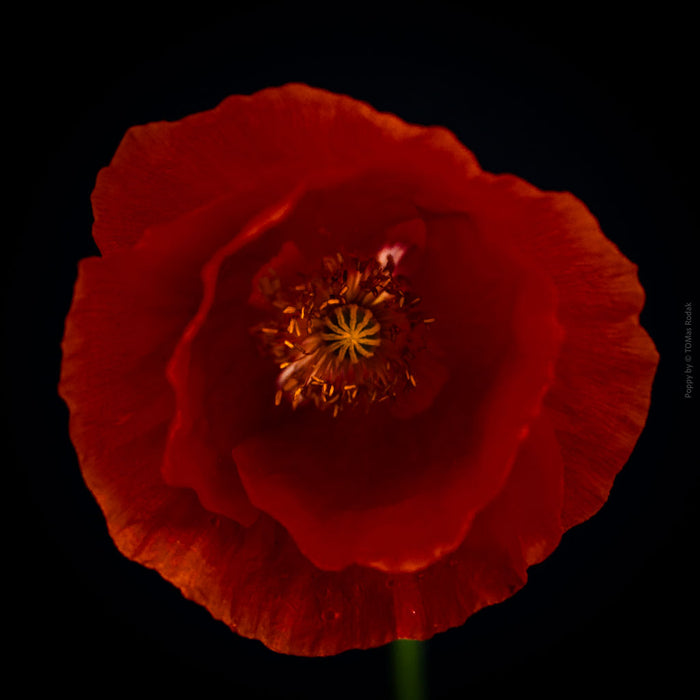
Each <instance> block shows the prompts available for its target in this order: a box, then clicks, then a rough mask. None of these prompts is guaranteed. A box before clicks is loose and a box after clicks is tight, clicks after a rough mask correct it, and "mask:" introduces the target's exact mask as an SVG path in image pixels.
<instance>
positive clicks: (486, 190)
mask: <svg viewBox="0 0 700 700" xmlns="http://www.w3.org/2000/svg"><path fill="white" fill-rule="evenodd" d="M472 184H473V189H472V194H471V197H473V200H472V201H473V202H474V203H475V209H474V211H475V212H476V218H477V225H478V226H482V227H485V228H489V229H492V230H498V231H500V232H501V235H503V236H511V237H512V239H513V240H514V242H515V243H516V245H517V246H518V248H519V249H520V250H521V252H522V254H523V255H525V256H527V257H528V258H529V259H530V260H532V261H533V264H537V265H538V266H539V267H540V268H541V269H542V270H543V271H544V272H545V273H546V274H547V275H549V276H550V277H551V279H552V280H553V281H554V284H555V285H556V288H557V293H558V296H559V302H558V309H557V318H558V320H559V322H560V323H561V325H562V327H563V328H564V337H565V340H564V344H563V346H562V350H561V353H560V355H559V359H558V361H557V366H556V381H555V383H554V384H553V386H552V387H551V389H550V391H549V392H548V394H547V396H546V398H545V404H546V405H547V407H548V408H549V410H550V412H551V415H552V421H553V424H554V428H555V431H556V434H557V439H558V441H559V444H560V448H561V452H562V456H563V459H564V464H565V470H566V471H565V483H566V497H565V502H564V512H563V522H564V526H565V527H567V528H569V527H572V526H573V525H576V524H578V523H580V522H583V521H584V520H586V519H587V518H590V517H591V516H592V515H594V514H595V513H596V512H597V511H598V510H599V509H600V507H601V506H602V505H603V504H604V503H605V501H606V500H607V498H608V494H609V492H610V489H611V487H612V484H613V481H614V479H615V477H616V476H617V474H618V473H619V471H620V469H622V467H623V466H624V464H625V463H626V462H627V460H628V458H629V456H630V453H631V452H632V449H633V448H634V446H635V444H636V442H637V440H638V438H639V435H640V433H641V431H642V429H643V427H644V424H645V422H646V417H647V413H648V411H649V403H650V400H651V386H652V382H653V379H654V374H655V371H656V366H657V364H658V358H659V355H658V353H657V351H656V348H655V347H654V343H653V342H652V340H651V339H650V337H649V335H648V334H647V333H646V331H645V330H644V329H643V328H642V326H641V325H640V323H639V314H640V312H641V309H642V307H643V305H644V290H643V289H642V287H641V285H640V284H639V280H638V278H637V267H636V265H634V264H633V263H631V262H630V261H629V260H628V259H627V258H626V257H625V256H624V255H623V254H622V253H621V252H620V250H619V249H618V248H617V247H616V246H615V245H614V244H613V243H612V242H611V241H609V240H608V239H607V238H606V237H605V236H604V234H603V232H602V231H601V229H600V226H599V224H598V222H597V221H596V219H595V217H594V216H593V215H592V214H591V212H590V211H589V210H588V209H587V208H586V206H585V205H584V204H583V203H582V202H581V201H580V200H578V199H577V198H576V197H574V196H573V195H571V194H568V193H553V192H541V191H540V190H537V189H536V188H535V187H533V186H532V185H530V184H529V183H527V182H524V181H523V180H520V179H519V178H516V177H514V176H493V175H488V174H484V177H483V178H479V180H478V182H477V181H473V183H472ZM476 202H478V206H476Z"/></svg>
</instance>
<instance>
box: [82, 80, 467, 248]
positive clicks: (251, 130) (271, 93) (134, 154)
mask: <svg viewBox="0 0 700 700" xmlns="http://www.w3.org/2000/svg"><path fill="white" fill-rule="evenodd" d="M407 154H408V155H409V156H410V158H411V159H412V160H414V161H416V160H418V161H422V162H423V164H424V168H425V175H426V178H427V179H430V178H433V179H434V180H437V181H438V182H443V183H448V184H449V183H459V182H461V181H462V180H464V178H465V177H469V176H470V175H472V174H474V173H475V172H477V171H478V166H477V165H476V161H475V159H474V157H473V156H472V154H471V153H469V151H467V150H466V149H465V148H464V147H463V146H462V145H461V144H459V142H458V141H457V140H456V139H455V137H454V136H453V135H452V134H451V133H450V132H448V131H447V130H446V129H442V128H438V127H433V128H425V127H419V126H414V125H410V124H407V123H406V122H404V121H402V120H401V119H399V118H398V117H395V116H393V115H391V114H383V113H379V112H377V111H376V110H374V109H373V108H372V107H370V106H369V105H367V104H365V103H363V102H359V101H357V100H354V99H351V98H349V97H346V96H343V95H336V94H333V93H330V92H326V91H325V90H319V89H315V88H311V87H308V86H306V85H300V84H290V85H285V86H283V87H280V88H269V89H266V90H262V91H260V92H258V93H255V94H254V95H251V96H241V95H236V96H232V97H229V98H228V99H226V100H224V101H223V102H222V103H221V104H220V105H219V106H218V107H216V108H215V109H212V110H209V111H207V112H202V113H199V114H194V115H191V116H189V117H186V118H185V119H182V120H180V121H177V122H155V123H152V124H146V125H143V126H135V127H132V128H131V129H129V131H128V132H127V133H126V135H125V137H124V139H123V140H122V142H121V144H120V145H119V148H118V149H117V152H116V154H115V155H114V158H113V159H112V162H111V163H110V165H109V166H108V167H106V168H104V169H103V170H102V171H100V173H99V176H98V178H97V184H96V187H95V190H94V192H93V196H92V203H93V211H94V213H95V225H94V229H93V235H94V237H95V241H96V242H97V245H98V246H99V248H100V250H101V251H102V253H103V254H106V253H110V252H112V251H115V250H119V249H121V248H127V247H130V246H132V245H134V244H135V243H136V242H137V241H138V240H140V238H141V237H142V235H143V232H144V231H145V230H146V229H147V228H149V227H151V226H153V225H155V224H161V223H167V222H169V221H172V220H174V219H176V218H178V217H180V216H182V215H183V214H185V213H187V212H189V211H192V210H193V209H197V208H199V207H201V206H204V205H206V204H208V203H210V202H211V201H213V200H214V199H217V198H219V197H223V196H228V195H232V196H233V197H235V198H237V199H238V200H239V201H241V202H245V201H246V200H248V199H249V198H250V197H251V196H252V197H254V196H255V195H256V193H259V192H265V193H266V194H268V195H273V196H274V197H276V198H279V197H281V196H283V194H284V193H285V192H287V191H289V190H291V189H293V188H294V187H295V186H296V185H297V183H298V182H300V181H301V180H303V179H305V178H306V177H308V176H309V175H310V174H312V173H318V172H320V171H323V170H325V169H335V168H339V167H343V168H346V167H347V168H350V169H353V168H358V167H360V168H365V167H367V166H368V164H378V163H381V162H384V163H390V164H392V165H393V166H394V167H396V166H399V167H400V165H401V162H402V159H404V158H405V157H406V155H407ZM399 172H400V170H399ZM448 189H449V188H448ZM426 204H428V203H427V202H426Z"/></svg>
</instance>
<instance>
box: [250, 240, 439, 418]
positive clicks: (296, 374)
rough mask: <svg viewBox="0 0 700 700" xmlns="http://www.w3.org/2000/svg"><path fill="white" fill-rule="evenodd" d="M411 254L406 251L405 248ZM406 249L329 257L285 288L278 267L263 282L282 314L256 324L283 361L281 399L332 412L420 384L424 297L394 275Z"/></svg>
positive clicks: (368, 403)
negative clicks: (416, 371)
mask: <svg viewBox="0 0 700 700" xmlns="http://www.w3.org/2000/svg"><path fill="white" fill-rule="evenodd" d="M403 252H405V251H403ZM403 252H402V251H401V250H400V248H392V249H388V248H387V249H383V251H382V254H381V256H378V257H377V258H370V259H368V260H360V259H359V258H349V259H347V260H346V259H345V258H344V257H343V256H342V255H340V254H338V255H335V256H333V257H327V258H324V260H323V264H322V267H321V269H320V271H319V272H318V274H317V275H316V276H311V277H304V282H303V283H302V284H299V283H297V284H295V285H294V286H292V287H290V288H287V289H284V288H282V285H281V284H280V281H279V279H278V278H277V277H276V276H275V273H274V271H273V270H270V272H269V277H265V278H264V279H263V280H261V282H260V286H259V288H260V291H261V293H262V294H263V295H264V296H266V297H267V298H268V300H269V302H270V305H271V307H272V308H273V309H276V311H275V313H277V314H278V317H277V318H276V319H271V320H269V321H267V322H266V323H264V324H260V325H259V326H258V327H257V328H256V329H253V330H254V332H255V333H256V334H257V336H258V338H259V340H260V344H261V349H263V350H264V351H265V352H266V353H267V354H269V355H270V356H271V357H272V359H273V360H274V361H275V363H276V364H277V366H278V367H279V370H280V372H279V375H278V378H277V389H276V391H275V393H274V403H275V405H277V406H279V405H280V404H281V403H282V401H283V400H284V399H285V398H286V400H287V401H288V403H289V404H290V405H291V407H292V408H293V409H298V408H300V407H302V406H306V405H309V404H310V405H313V406H315V407H316V408H318V409H321V410H326V409H328V408H330V407H331V406H332V414H333V415H334V416H338V415H339V413H340V412H341V411H344V410H347V409H349V408H351V407H354V406H362V407H363V408H365V409H369V407H370V406H371V405H372V404H374V403H381V402H383V401H386V400H387V399H395V398H396V397H397V396H398V395H399V393H401V392H403V391H410V390H412V389H413V387H415V386H416V383H417V382H416V378H415V376H414V375H413V373H412V371H411V366H410V363H411V360H412V359H413V357H414V356H415V355H414V352H415V351H417V350H420V349H422V348H423V347H425V343H424V342H421V341H420V340H419V339H418V338H417V336H416V334H420V333H422V332H424V331H421V330H420V329H421V328H423V327H424V324H430V323H433V322H434V321H435V319H434V318H432V317H431V318H423V314H422V313H419V312H418V310H417V309H416V308H415V307H416V306H417V305H418V303H419V302H420V301H421V300H420V298H419V297H418V296H416V295H414V294H412V293H411V292H410V291H409V290H408V289H407V288H406V287H405V286H403V285H404V284H405V283H404V282H403V279H404V278H402V282H401V284H400V283H399V281H398V280H397V278H395V277H394V270H395V269H396V266H397V264H398V263H397V261H398V260H399V259H400V258H401V256H402V255H403Z"/></svg>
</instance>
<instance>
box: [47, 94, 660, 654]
mask: <svg viewBox="0 0 700 700" xmlns="http://www.w3.org/2000/svg"><path fill="white" fill-rule="evenodd" d="M93 207H94V212H95V224H94V236H95V240H96V242H97V244H98V246H99V247H100V250H101V252H102V257H99V258H89V259H87V260H83V261H82V262H81V264H80V272H79V276H78V280H77V284H76V289H75V296H74V300H73V305H72V308H71V311H70V314H69V316H68V319H67V324H66V331H65V338H64V342H63V351H64V357H63V366H62V374H61V384H60V392H61V395H62V396H63V397H64V399H65V400H66V402H67V404H68V406H69V408H70V411H71V423H70V429H71V436H72V440H73V443H74V445H75V447H76V450H77V453H78V457H79V460H80V464H81V468H82V471H83V474H84V477H85V480H86V482H87V483H88V485H89V487H90V489H91V490H92V492H93V493H94V495H95V497H96V498H97V500H98V502H99V503H100V505H101V507H102V509H103V511H104V513H105V516H106V519H107V524H108V526H109V530H110V533H111V536H112V537H113V539H114V541H115V542H116V544H117V546H118V547H119V549H120V550H121V551H122V552H123V553H124V554H125V555H126V556H127V557H129V558H131V559H133V560H135V561H138V562H141V563H142V564H145V565H146V566H149V567H152V568H154V569H156V570H157V571H158V572H160V574H161V575H162V576H163V577H165V578H166V579H167V580H169V581H171V582H172V583H174V584H175V585H176V586H178V587H179V588H180V590H181V591H182V592H183V594H184V595H185V596H186V597H188V598H190V599H192V600H195V601H197V602H198V603H200V604H202V605H204V606H206V607H207V608H208V609H209V611H210V612H211V614H212V615H213V616H214V617H216V618H218V619H220V620H223V621H224V622H225V623H227V624H228V625H229V626H230V627H231V628H232V629H234V630H236V631H237V632H239V633H240V634H242V635H245V636H248V637H254V638H257V639H260V640H262V641H263V642H264V643H265V644H266V645H267V646H269V647H270V648H272V649H275V650H278V651H283V652H288V653H293V654H303V655H325V654H334V653H337V652H340V651H342V650H345V649H349V648H367V647H372V646H377V645H380V644H383V643H386V642H389V641H391V640H394V639H397V638H412V639H425V638H427V637H430V636H432V635H433V634H435V633H436V632H438V631H441V630H445V629H447V628H450V627H453V626H456V625H460V624H462V623H463V622H464V621H465V619H466V618H467V617H468V616H469V615H471V614H472V613H473V612H475V611H476V610H478V609H479V608H481V607H483V606H485V605H489V604H492V603H496V602H498V601H501V600H503V599H504V598H506V597H507V596H509V595H511V594H512V593H513V592H514V591H516V590H517V589H518V588H520V587H521V586H522V585H523V584H524V583H525V581H526V570H527V568H528V567H529V566H530V565H532V564H534V563H536V562H539V561H541V560H542V559H543V558H545V557H546V556H547V555H548V554H549V553H550V552H552V550H553V549H554V548H555V547H556V546H557V544H558V542H559V540H560V537H561V535H562V532H563V531H565V530H566V529H567V528H570V527H572V526H573V525H576V524H577V523H580V522H582V521H583V520H585V519H587V518H589V517H590V516H591V515H593V514H594V513H595V512H596V511H597V510H598V509H599V508H600V507H601V506H602V504H603V503H604V502H605V500H606V498H607V495H608V492H609V490H610V488H611V486H612V483H613V480H614V478H615V476H616V474H617V473H618V472H619V470H620V469H621V468H622V466H623V465H624V463H625V461H626V460H627V458H628V456H629V454H630V452H631V450H632V448H633V446H634V444H635V442H636V440H637V437H638V436H639V433H640V431H641V429H642V427H643V425H644V422H645V419H646V415H647V410H648V405H649V396H650V387H651V382H652V378H653V375H654V371H655V368H656V364H657V354H656V351H655V349H654V346H653V344H652V342H651V341H650V339H649V338H648V336H647V334H646V333H645V332H644V330H643V329H642V328H641V327H640V325H639V312H640V309H641V307H642V304H643V300H644V295H643V291H642V289H641V287H640V285H639V283H638V281H637V277H636V268H635V266H634V265H633V264H632V263H630V262H629V261H628V260H627V259H626V258H625V257H623V255H622V254H621V253H620V252H619V251H618V250H617V248H616V247H615V246H614V245H613V244H612V243H611V242H610V241H608V240H607V239H606V238H605V237H604V235H603V234H602V232H601V230H600V228H599V226H598V224H597V222H596V221H595V219H594V217H593V216H592V215H591V214H590V212H589V211H588V210H587V209H586V207H585V206H584V205H583V204H582V203H581V202H579V201H578V200H577V199H576V198H575V197H573V196H572V195H571V194H568V193H550V192H542V191H540V190H538V189H536V188H535V187H533V186H532V185H530V184H528V183H526V182H524V181H522V180H520V179H518V178H517V177H514V176H511V175H492V174H489V173H485V172H483V171H482V170H481V169H480V168H479V166H478V164H477V162H476V160H475V158H474V156H473V155H472V154H471V153H470V152H469V151H468V150H466V149H465V148H464V147H463V146H462V145H461V144H460V143H459V142H458V141H457V140H456V139H455V137H454V136H453V135H452V134H451V133H450V132H448V131H447V130H445V129H442V128H425V127H419V126H412V125H409V124H406V123H404V122H403V121H401V120H400V119H398V118H397V117H395V116H392V115H389V114H380V113H378V112H376V111H374V110H373V109H372V108H371V107H369V106H368V105H366V104H363V103H361V102H357V101H355V100H353V99H350V98H348V97H344V96H339V95H334V94H331V93H328V92H325V91H322V90H317V89H312V88H309V87H306V86H303V85H287V86H285V87H282V88H275V89H269V90H264V91H262V92H259V93H257V94H255V95H253V96H250V97H241V96H236V97H231V98H229V99H227V100H225V101H224V102H223V103H222V104H221V105H219V106H218V107H217V108H216V109H213V110H211V111H209V112H205V113H202V114H196V115H193V116H191V117H188V118H186V119H183V120H182V121H179V122H175V123H165V122H161V123H155V124H149V125H146V126H140V127H135V128H133V129H131V130H129V132H128V133H127V135H126V137H125V138H124V140H123V142H122V143H121V145H120V147H119V149H118V151H117V153H116V155H115V157H114V159H113V161H112V163H111V164H110V165H109V167H107V168H105V169H104V170H102V171H101V172H100V174H99V177H98V180H97V186H96V188H95V191H94V194H93Z"/></svg>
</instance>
